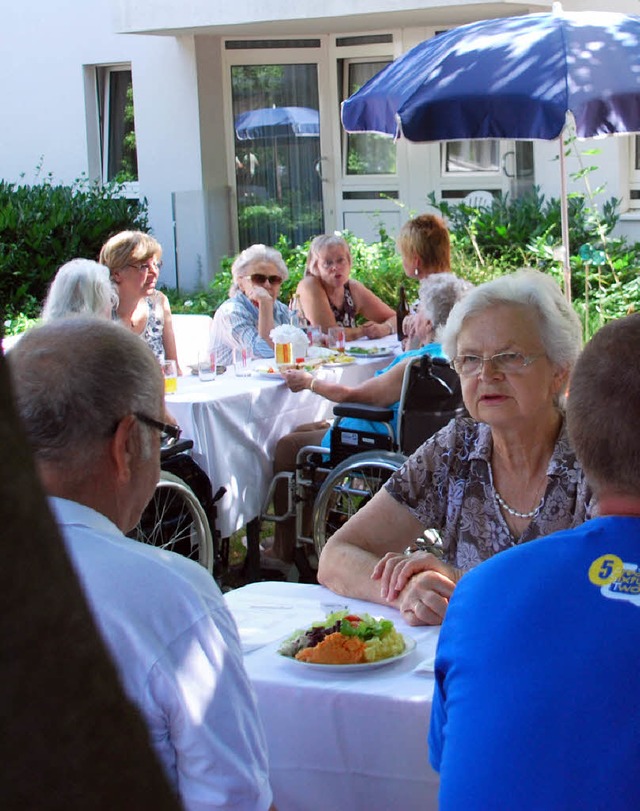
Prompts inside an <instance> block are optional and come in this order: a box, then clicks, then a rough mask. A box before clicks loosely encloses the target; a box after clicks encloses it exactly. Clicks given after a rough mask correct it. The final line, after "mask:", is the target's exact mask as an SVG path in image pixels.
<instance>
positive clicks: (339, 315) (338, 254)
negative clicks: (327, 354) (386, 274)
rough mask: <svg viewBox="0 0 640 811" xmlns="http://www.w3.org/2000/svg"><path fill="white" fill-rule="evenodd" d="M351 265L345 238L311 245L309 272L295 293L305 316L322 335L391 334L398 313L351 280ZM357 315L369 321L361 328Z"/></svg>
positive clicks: (323, 238)
mask: <svg viewBox="0 0 640 811" xmlns="http://www.w3.org/2000/svg"><path fill="white" fill-rule="evenodd" d="M351 265H352V259H351V251H350V249H349V244H348V243H347V241H346V240H345V239H343V237H341V236H339V235H337V234H323V235H322V236H319V237H316V238H315V239H314V240H313V241H312V242H311V245H310V246H309V255H308V257H307V269H306V271H305V275H304V277H303V278H302V280H301V281H300V284H299V285H298V289H297V291H296V294H297V296H298V298H299V301H300V307H301V309H302V311H303V314H304V317H305V318H306V320H307V321H308V322H309V323H310V324H311V325H312V326H319V327H321V328H322V331H323V332H327V330H328V329H329V327H335V326H342V327H344V328H345V337H346V340H347V341H355V340H357V339H358V338H383V337H385V336H386V335H392V334H393V333H394V332H395V331H396V314H395V310H392V309H391V307H389V305H388V304H385V303H384V301H382V300H381V299H379V298H378V296H376V294H375V293H372V292H371V290H369V289H368V288H367V287H365V286H364V285H363V284H362V282H358V281H356V280H355V279H350V278H349V276H350V274H351ZM357 316H362V317H363V318H365V319H366V322H365V323H364V324H362V325H361V326H358V325H357Z"/></svg>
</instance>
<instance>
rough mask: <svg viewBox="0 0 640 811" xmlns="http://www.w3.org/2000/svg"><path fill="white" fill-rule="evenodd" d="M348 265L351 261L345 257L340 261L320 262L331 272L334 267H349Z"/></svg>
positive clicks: (328, 260)
mask: <svg viewBox="0 0 640 811" xmlns="http://www.w3.org/2000/svg"><path fill="white" fill-rule="evenodd" d="M348 263H349V260H348V259H347V258H346V257H344V256H343V257H341V258H340V259H327V260H326V261H324V262H320V264H321V265H322V267H323V268H324V269H325V270H330V269H331V268H332V267H337V268H339V267H342V266H343V265H347V264H348Z"/></svg>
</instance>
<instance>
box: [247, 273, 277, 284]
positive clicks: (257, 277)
mask: <svg viewBox="0 0 640 811" xmlns="http://www.w3.org/2000/svg"><path fill="white" fill-rule="evenodd" d="M251 281H252V282H253V283H254V284H266V283H267V282H269V284H282V276H265V275H264V273H252V274H251Z"/></svg>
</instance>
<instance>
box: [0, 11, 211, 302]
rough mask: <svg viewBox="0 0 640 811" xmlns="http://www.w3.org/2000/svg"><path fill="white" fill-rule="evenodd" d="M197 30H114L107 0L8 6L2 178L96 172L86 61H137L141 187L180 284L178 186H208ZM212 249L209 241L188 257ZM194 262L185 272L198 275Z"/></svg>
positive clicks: (168, 266) (2, 27)
mask: <svg viewBox="0 0 640 811" xmlns="http://www.w3.org/2000/svg"><path fill="white" fill-rule="evenodd" d="M194 50H195V48H194V41H193V38H192V37H178V38H172V37H150V36H136V35H131V36H129V35H127V36H123V35H117V34H114V33H112V21H111V7H110V4H109V2H108V0H91V2H85V0H57V1H56V3H49V2H46V0H22V2H20V3H11V4H6V5H5V4H3V9H2V12H1V13H0V53H1V54H2V59H3V63H4V64H5V65H8V66H10V68H11V69H10V71H7V72H5V74H4V78H3V81H2V82H1V83H0V177H2V178H3V179H4V180H7V181H12V182H27V183H30V182H37V179H38V174H37V171H36V170H37V167H39V166H41V170H40V176H42V175H43V174H44V175H46V174H48V173H49V172H50V173H52V175H53V178H54V180H55V181H58V182H62V183H69V182H72V181H73V180H74V179H75V178H77V177H79V176H80V175H82V174H83V173H85V174H87V175H88V174H89V173H90V172H89V166H90V164H89V150H88V145H87V123H86V105H85V77H84V72H83V66H85V65H96V64H112V63H118V62H130V63H131V65H132V71H133V86H134V102H135V116H136V137H137V143H138V163H139V166H138V168H139V178H140V190H141V192H142V194H143V195H144V196H146V197H147V199H148V202H149V217H150V223H151V226H152V228H153V232H154V234H155V236H156V237H157V238H158V239H159V241H160V243H161V244H162V245H163V249H164V267H163V271H162V277H161V281H162V282H165V283H166V284H169V285H171V286H172V285H173V284H174V283H175V263H174V239H173V220H172V193H174V192H178V193H180V192H187V191H188V192H191V191H194V190H197V191H200V190H201V188H202V179H201V178H202V172H201V154H200V141H199V136H200V131H199V119H198V116H199V105H198V96H197V81H196V70H195V53H194ZM198 252H200V253H202V254H205V253H206V244H204V245H202V246H201V250H200V251H198V246H192V247H191V249H190V252H189V253H190V255H191V257H192V256H195V255H197V254H198ZM194 274H195V270H194V268H193V266H192V265H189V264H187V265H186V267H185V270H184V275H185V277H187V276H189V275H194Z"/></svg>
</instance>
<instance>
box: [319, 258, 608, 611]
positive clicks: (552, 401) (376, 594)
mask: <svg viewBox="0 0 640 811" xmlns="http://www.w3.org/2000/svg"><path fill="white" fill-rule="evenodd" d="M442 345H443V349H444V351H445V353H446V354H447V355H449V356H450V357H451V358H452V365H453V367H454V368H455V370H456V371H457V372H458V374H459V375H460V380H461V386H462V396H463V399H464V404H465V406H466V408H467V411H468V413H469V414H470V416H469V417H461V418H457V419H455V420H452V421H451V422H450V423H449V424H448V425H447V426H446V427H445V428H443V429H442V430H440V431H439V432H438V433H436V434H435V435H434V436H433V437H431V438H430V439H429V440H427V441H426V442H425V443H424V444H423V445H422V446H420V447H419V448H418V450H417V451H416V452H415V453H414V454H413V455H412V456H411V457H410V458H409V459H408V460H407V461H406V463H405V464H404V465H403V466H402V467H401V468H400V469H399V470H398V471H397V472H396V473H394V474H393V475H392V476H391V477H390V479H389V480H388V482H387V483H386V484H385V486H384V487H383V488H382V489H381V490H379V491H378V492H377V493H376V495H375V496H374V497H373V498H372V499H371V501H369V503H368V504H366V505H365V506H364V507H363V508H362V509H361V510H359V511H358V512H357V513H356V514H355V515H354V516H353V517H351V518H350V520H349V521H347V522H346V524H345V525H344V526H343V527H341V528H340V529H339V530H338V531H337V532H336V533H335V534H334V535H333V536H332V537H331V538H330V539H329V540H328V542H327V544H326V546H325V547H324V549H323V551H322V554H321V556H320V561H319V569H318V580H319V582H320V583H322V584H323V585H325V586H327V587H328V588H330V589H332V590H333V591H335V592H337V593H339V594H342V595H345V596H349V597H356V598H361V599H365V600H370V601H373V602H378V603H382V604H388V605H392V606H394V607H396V608H398V609H399V610H400V611H401V613H402V616H403V618H404V619H405V620H406V622H407V623H409V624H410V625H425V624H426V625H430V624H439V623H440V622H441V621H442V618H443V617H444V615H445V612H446V609H447V605H448V602H449V598H450V597H451V594H452V593H453V590H454V588H455V586H456V583H457V582H458V581H459V579H460V578H461V577H462V575H463V573H464V572H465V571H467V570H468V569H470V568H472V567H474V566H476V565H477V564H478V563H480V562H481V561H483V560H486V559H487V558H490V557H492V556H493V555H495V554H496V553H498V552H500V551H501V550H503V549H507V548H509V547H512V546H515V545H517V544H521V543H524V542H526V541H529V540H532V539H534V538H538V537H540V536H543V535H548V534H550V533H552V532H555V531H557V530H561V529H567V528H570V527H574V526H577V525H579V524H581V523H582V522H583V521H585V520H586V519H587V518H589V517H590V516H591V512H592V510H593V509H594V504H593V496H592V493H591V490H590V488H589V486H588V484H587V482H586V480H585V476H584V473H583V471H582V469H581V467H580V465H579V463H578V461H577V459H576V456H575V454H574V452H573V450H572V448H571V446H570V444H569V440H568V437H567V433H566V427H565V419H564V411H563V409H562V398H563V395H564V393H565V391H566V388H567V381H568V376H569V372H570V370H571V369H572V367H573V365H574V363H575V361H576V359H577V356H578V354H579V352H580V346H581V326H580V321H579V319H578V317H577V315H576V313H575V312H574V310H573V309H572V307H571V305H570V304H568V303H567V301H566V300H565V298H564V296H563V294H562V292H561V290H560V288H559V287H558V285H557V284H556V282H555V281H554V280H553V279H552V278H551V277H550V276H547V275H545V274H544V273H541V272H539V271H532V270H522V271H518V272H516V273H514V274H510V275H506V276H502V277H500V278H498V279H494V280H492V281H490V282H485V283H484V284H481V285H479V286H478V287H476V288H474V289H473V290H471V291H470V292H469V293H468V295H466V296H465V297H464V298H463V299H462V300H461V301H460V302H459V303H457V304H456V305H455V307H454V308H453V310H452V312H451V315H450V316H449V319H448V321H447V324H446V326H445V329H444V332H443V338H442ZM428 529H435V530H437V531H438V532H440V534H441V543H442V553H443V559H442V560H441V559H440V558H439V557H437V556H436V555H434V554H432V553H431V552H422V551H419V552H416V553H415V554H405V550H407V547H409V546H410V545H411V544H413V543H414V541H415V539H416V538H418V537H420V536H421V535H422V534H423V533H424V532H425V530H428ZM407 551H408V550H407ZM505 585H507V586H508V584H505Z"/></svg>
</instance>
